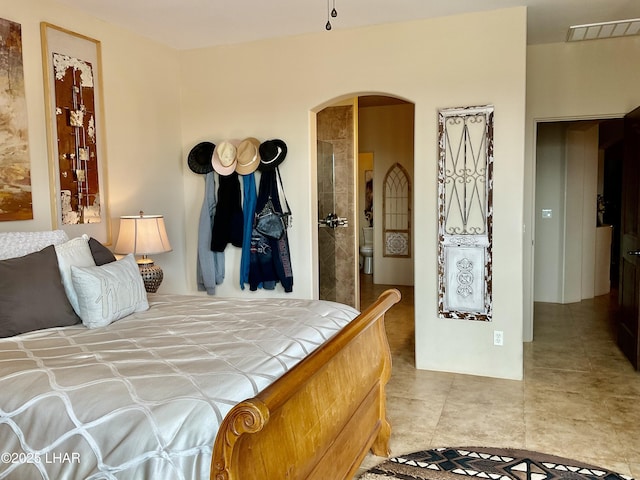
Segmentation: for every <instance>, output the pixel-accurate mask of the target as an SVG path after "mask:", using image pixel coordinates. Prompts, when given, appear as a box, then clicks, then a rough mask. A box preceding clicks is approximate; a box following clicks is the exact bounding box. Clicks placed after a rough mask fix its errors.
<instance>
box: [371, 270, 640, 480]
mask: <svg viewBox="0 0 640 480" xmlns="http://www.w3.org/2000/svg"><path fill="white" fill-rule="evenodd" d="M385 288H388V286H384V285H373V284H372V282H371V276H370V275H363V276H362V292H361V295H362V296H361V298H362V300H361V302H362V305H368V304H369V303H370V302H371V301H372V300H373V299H375V297H376V296H377V295H378V294H379V293H380V292H381V291H383V290H384V289H385ZM398 289H399V290H400V291H401V292H402V295H403V299H402V301H401V303H400V304H398V305H396V306H395V307H394V308H393V309H392V310H391V311H390V312H389V313H388V314H387V318H386V325H387V333H388V336H389V344H390V347H391V351H392V355H393V370H392V376H391V380H390V382H389V384H388V387H387V403H388V408H387V412H388V417H389V420H390V422H391V425H392V429H393V430H392V435H391V454H392V455H400V454H402V453H408V452H411V451H416V450H422V449H428V448H433V447H445V446H486V447H491V446H493V447H511V448H525V449H530V450H536V451H539V452H545V453H550V454H554V455H559V456H563V457H568V458H573V459H576V460H582V461H584V462H588V463H592V464H595V465H598V466H602V467H606V468H609V469H612V470H614V471H616V472H618V473H621V474H625V475H632V476H634V477H635V478H640V373H637V372H635V371H634V370H633V368H632V367H631V364H630V363H629V362H628V361H627V360H626V358H625V357H624V356H623V355H622V353H620V351H619V350H618V348H617V347H616V345H615V340H614V330H613V324H612V323H611V320H610V313H611V311H612V310H611V308H612V307H611V306H610V301H609V296H607V295H605V296H602V297H597V298H595V299H592V300H585V301H582V302H580V303H574V304H568V305H560V304H546V303H540V304H536V305H535V320H534V341H533V342H531V343H525V344H524V380H523V381H513V380H501V379H492V378H485V377H475V376H470V375H460V374H451V373H442V372H432V371H423V370H416V369H415V368H414V353H413V352H414V345H413V344H414V328H413V320H414V313H413V312H414V310H413V303H414V297H413V288H412V287H398ZM611 303H613V302H611ZM383 460H384V458H381V457H376V456H372V455H369V456H368V457H367V458H365V460H364V462H363V464H362V468H361V469H360V471H364V470H365V469H366V468H369V467H371V466H373V465H375V464H377V463H380V462H382V461H383Z"/></svg>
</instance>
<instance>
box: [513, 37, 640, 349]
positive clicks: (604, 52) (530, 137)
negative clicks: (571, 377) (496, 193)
mask: <svg viewBox="0 0 640 480" xmlns="http://www.w3.org/2000/svg"><path fill="white" fill-rule="evenodd" d="M639 55H640V38H639V37H630V38H619V39H609V40H601V41H593V42H578V43H557V44H546V45H532V46H529V47H528V48H527V113H526V132H525V175H524V178H525V185H524V219H525V225H524V227H525V235H524V242H523V249H524V250H523V253H524V264H523V271H524V303H523V318H524V337H523V338H524V340H525V341H531V340H532V339H533V298H534V296H533V278H534V276H533V274H534V272H533V268H532V265H533V262H534V259H533V238H534V235H535V233H534V228H535V225H536V223H535V222H536V221H537V217H536V216H535V215H534V209H533V205H535V203H534V202H535V198H534V197H535V196H534V189H535V171H536V170H535V154H536V152H535V141H536V124H537V122H541V121H550V120H560V119H564V120H568V119H587V118H608V117H621V116H623V115H624V114H625V113H626V112H628V111H630V110H632V109H633V108H635V107H636V106H638V105H640V90H639V89H638V79H639V78H640V62H636V61H633V59H636V58H638V56H639Z"/></svg>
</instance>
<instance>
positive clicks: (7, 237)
mask: <svg viewBox="0 0 640 480" xmlns="http://www.w3.org/2000/svg"><path fill="white" fill-rule="evenodd" d="M67 240H69V237H68V236H67V234H66V232H65V231H64V230H47V231H44V232H1V233H0V260H4V259H7V258H16V257H23V256H25V255H28V254H30V253H34V252H39V251H40V250H42V249H43V248H44V247H48V246H49V245H58V244H60V243H64V242H66V241H67Z"/></svg>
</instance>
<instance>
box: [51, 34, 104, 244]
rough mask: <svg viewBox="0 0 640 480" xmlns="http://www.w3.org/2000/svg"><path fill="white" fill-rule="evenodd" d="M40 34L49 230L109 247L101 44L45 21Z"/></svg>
mask: <svg viewBox="0 0 640 480" xmlns="http://www.w3.org/2000/svg"><path fill="white" fill-rule="evenodd" d="M40 33H41V40H42V65H43V81H44V91H45V114H46V119H47V144H48V154H49V181H50V193H51V219H52V222H51V223H52V227H53V228H54V229H61V230H64V231H65V232H67V234H68V235H69V237H71V238H73V237H77V236H79V235H82V234H87V235H89V236H91V237H94V238H95V239H96V240H99V241H100V242H102V243H104V244H110V243H111V221H110V217H109V209H108V201H107V200H108V195H107V155H106V149H105V133H104V132H105V127H104V124H105V122H104V98H103V93H102V59H101V45H100V42H99V41H98V40H95V39H93V38H90V37H87V36H85V35H81V34H79V33H76V32H72V31H70V30H67V29H65V28H61V27H57V26H55V25H52V24H50V23H47V22H42V23H41V24H40Z"/></svg>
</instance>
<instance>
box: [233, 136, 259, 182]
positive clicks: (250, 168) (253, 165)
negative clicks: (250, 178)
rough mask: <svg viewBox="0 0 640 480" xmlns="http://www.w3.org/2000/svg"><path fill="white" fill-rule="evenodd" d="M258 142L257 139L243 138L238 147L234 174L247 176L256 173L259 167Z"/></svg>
mask: <svg viewBox="0 0 640 480" xmlns="http://www.w3.org/2000/svg"><path fill="white" fill-rule="evenodd" d="M259 148H260V140H258V139H257V138H253V137H249V138H245V139H244V140H243V141H242V142H240V144H239V145H238V151H237V155H236V157H237V163H236V172H238V173H239V174H240V175H249V174H250V173H253V172H255V171H256V169H257V168H258V166H259V165H260V152H259V151H258V149H259Z"/></svg>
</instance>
